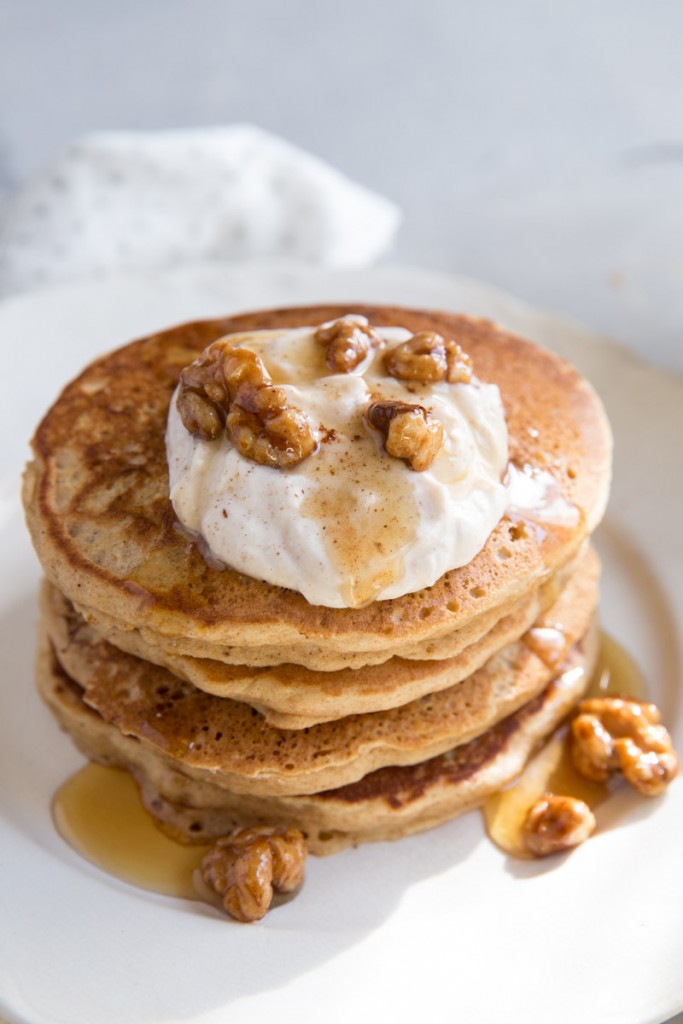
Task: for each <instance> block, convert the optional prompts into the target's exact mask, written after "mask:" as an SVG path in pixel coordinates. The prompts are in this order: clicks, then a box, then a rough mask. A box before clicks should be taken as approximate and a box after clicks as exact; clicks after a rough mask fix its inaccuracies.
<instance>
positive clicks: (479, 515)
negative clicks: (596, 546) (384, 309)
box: [166, 316, 508, 608]
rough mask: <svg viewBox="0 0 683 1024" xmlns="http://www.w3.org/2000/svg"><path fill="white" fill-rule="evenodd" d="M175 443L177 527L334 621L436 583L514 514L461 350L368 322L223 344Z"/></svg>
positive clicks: (171, 437)
mask: <svg viewBox="0 0 683 1024" xmlns="http://www.w3.org/2000/svg"><path fill="white" fill-rule="evenodd" d="M166 444H167V453H168V462H169V480H170V494H171V501H172V503H173V507H174V509H175V512H176V514H177V516H178V519H179V520H180V521H181V523H182V524H183V525H184V526H185V527H186V528H187V529H188V530H190V531H192V532H193V533H195V534H198V535H200V536H201V537H202V538H203V539H204V541H205V542H206V545H207V548H208V550H210V552H211V553H212V555H213V556H214V557H215V558H216V559H218V560H219V561H221V562H222V563H224V564H226V565H229V566H231V567H232V568H235V569H237V570H238V571H239V572H243V573H245V574H246V575H248V576H252V577H255V578H257V579H263V580H266V581H267V582H268V583H273V584H277V585H279V586H283V587H288V588H290V589H294V590H298V591H299V592H300V593H302V594H303V595H304V597H305V598H306V599H307V600H308V601H309V602H310V603H311V604H319V605H326V606H328V607H332V608H349V607H360V606H361V605H363V604H367V603H369V602H370V601H375V600H388V599H391V598H394V597H400V596H402V595H403V594H407V593H412V592H414V591H416V590H420V589H422V588H423V587H428V586H431V585H432V584H433V583H434V582H435V581H436V580H437V579H438V578H439V577H440V576H442V575H443V574H444V573H445V572H447V571H448V570H450V569H454V568H457V567H458V566H460V565H464V564H466V563H467V562H469V561H471V559H472V558H473V557H474V556H475V555H476V554H477V552H478V551H479V550H481V548H482V547H483V545H484V544H485V543H486V540H487V538H488V536H489V534H490V533H491V531H492V530H493V528H494V527H495V525H496V523H497V522H498V520H499V519H500V517H501V516H502V515H503V513H504V511H505V508H506V504H507V493H506V488H505V485H504V484H503V474H504V471H505V468H506V465H507V457H508V451H507V429H506V424H505V413H504V410H503V404H502V401H501V397H500V393H499V391H498V388H497V387H496V385H494V384H488V383H484V382H481V381H479V380H477V379H476V377H474V376H473V375H472V371H471V366H470V364H469V359H468V357H467V356H466V354H465V353H463V352H462V350H461V349H460V348H459V346H458V344H457V342H456V341H455V340H454V339H447V338H443V337H441V336H440V335H437V334H435V333H434V332H420V333H418V334H413V333H412V332H410V331H408V330H406V329H405V328H402V327H398V326H394V327H376V326H374V325H370V324H369V323H368V321H367V320H366V319H365V318H364V317H361V316H345V317H341V318H339V319H337V320H333V321H330V322H328V323H324V324H321V325H317V326H314V327H299V328H288V329H281V330H277V329H275V330H266V331H251V332H247V333H243V334H234V335H230V336H228V337H226V338H223V339H221V340H219V341H216V342H214V343H213V344H212V345H210V346H209V348H208V349H207V350H206V351H205V352H204V354H203V355H202V357H201V358H200V359H199V360H197V361H196V362H195V363H193V364H192V366H190V367H188V368H187V369H186V370H185V371H183V374H182V375H181V379H180V384H179V387H178V392H177V398H176V400H174V401H172V402H171V406H170V409H169V419H168V429H167V437H166ZM274 469H276V470H277V472H273V470H274Z"/></svg>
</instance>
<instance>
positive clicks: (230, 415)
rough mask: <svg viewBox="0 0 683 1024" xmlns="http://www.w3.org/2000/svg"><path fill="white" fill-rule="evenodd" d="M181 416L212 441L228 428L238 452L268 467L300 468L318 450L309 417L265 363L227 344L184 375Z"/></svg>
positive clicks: (206, 353) (215, 345) (207, 352)
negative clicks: (292, 401) (289, 398)
mask: <svg viewBox="0 0 683 1024" xmlns="http://www.w3.org/2000/svg"><path fill="white" fill-rule="evenodd" d="M178 411H179V413H180V417H181V419H182V421H183V425H184V426H185V428H186V429H187V430H188V431H189V432H190V433H191V434H194V435H196V436H198V437H201V438H202V439H203V440H204V441H213V440H215V439H216V438H218V437H219V436H220V434H221V431H222V429H223V427H225V429H226V430H227V432H228V435H229V437H230V439H231V441H232V442H233V444H234V445H235V447H236V448H237V450H238V451H239V452H240V453H241V454H242V455H244V456H245V458H247V459H253V461H254V462H258V463H260V464H261V465H263V466H292V465H296V463H298V462H301V461H302V459H305V458H307V457H308V456H309V455H310V454H311V452H313V451H314V449H315V446H316V442H315V438H314V436H313V431H312V430H311V424H310V421H309V420H308V417H307V416H306V415H305V414H304V413H303V412H301V410H299V409H296V408H295V407H294V406H292V405H290V404H289V402H288V401H287V395H286V393H285V392H284V390H283V389H282V388H279V387H275V386H274V385H273V382H272V380H271V378H270V375H269V373H268V372H267V370H266V368H265V366H264V365H263V361H262V360H261V359H259V357H258V356H257V355H256V354H255V353H254V352H251V351H250V350H249V349H246V348H234V347H233V346H232V345H230V344H229V343H228V342H227V341H215V342H213V344H212V345H209V347H208V348H207V349H205V351H204V352H203V354H202V356H201V357H200V359H198V360H196V361H195V362H194V363H192V364H191V365H190V366H188V367H186V368H185V369H184V370H183V372H182V373H181V375H180V384H179V390H178Z"/></svg>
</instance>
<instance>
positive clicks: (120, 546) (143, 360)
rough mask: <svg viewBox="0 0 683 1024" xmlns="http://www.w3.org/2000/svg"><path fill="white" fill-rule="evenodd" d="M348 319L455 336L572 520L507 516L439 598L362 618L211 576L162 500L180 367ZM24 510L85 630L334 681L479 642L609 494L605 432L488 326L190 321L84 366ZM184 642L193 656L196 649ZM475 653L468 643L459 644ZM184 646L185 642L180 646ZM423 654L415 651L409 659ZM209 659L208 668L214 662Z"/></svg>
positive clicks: (578, 537)
mask: <svg viewBox="0 0 683 1024" xmlns="http://www.w3.org/2000/svg"><path fill="white" fill-rule="evenodd" d="M348 312H355V313H360V314H363V315H365V316H367V317H368V319H369V320H370V322H371V323H372V324H375V325H378V326H381V325H396V324H400V325H402V326H405V327H407V328H408V329H410V330H413V331H422V330H436V331H439V332H441V333H444V334H451V335H455V336H456V337H458V339H459V341H460V343H461V344H462V346H463V348H464V349H466V351H467V352H468V353H469V354H470V355H471V357H472V360H473V362H474V365H475V367H476V372H477V374H478V376H479V377H480V378H481V379H482V380H485V381H491V382H494V383H497V384H498V385H499V387H500V390H501V394H502V397H503V401H504V405H505V412H506V418H507V424H508V431H509V448H510V459H511V462H512V464H513V465H514V466H517V467H518V469H519V471H523V470H524V467H526V466H533V467H534V468H535V469H537V470H545V471H546V472H547V473H548V474H550V476H551V478H552V479H553V480H554V483H555V485H556V488H557V492H558V495H559V496H561V499H562V501H563V502H564V503H565V504H566V505H568V506H573V507H575V508H576V509H577V510H578V518H577V522H576V525H574V526H567V525H560V524H559V522H555V523H553V522H548V521H547V520H546V521H544V522H543V524H542V527H539V528H535V526H536V525H538V524H535V523H534V510H533V509H531V510H527V512H528V513H529V515H528V518H529V519H530V520H531V528H528V529H519V527H518V523H517V521H516V520H515V519H510V518H504V519H503V520H501V522H500V523H499V524H498V526H497V527H496V528H495V529H494V531H493V532H492V534H491V535H490V537H489V539H488V541H487V542H486V544H485V545H484V548H483V549H482V550H481V551H480V553H479V554H478V555H477V556H476V557H475V558H474V559H473V560H472V561H471V562H470V563H469V565H467V566H465V567H463V568H461V569H455V570H453V571H451V572H448V573H446V574H445V575H444V576H443V577H441V579H440V580H438V581H437V582H436V583H435V584H434V586H432V587H430V588H427V589H425V590H422V591H418V592H417V593H413V594H408V595H405V596H404V597H400V598H396V599H394V600H390V601H375V602H374V603H372V604H370V605H367V606H366V607H364V608H356V609H331V608H325V607H319V606H313V605H311V604H309V603H308V602H306V600H305V599H304V598H303V597H302V596H301V595H299V594H297V593H295V592H293V591H290V590H286V589H284V588H281V587H275V586H272V585H269V584H266V583H263V582H261V581H259V580H255V579H251V578H248V577H246V576H244V575H241V574H240V573H237V572H235V571H234V570H232V569H229V568H226V569H219V568H217V567H216V566H215V565H211V564H209V563H208V562H207V561H206V560H205V559H204V557H203V556H202V554H201V552H200V551H199V549H198V547H197V546H196V545H194V544H189V543H188V541H187V539H186V537H185V536H184V535H183V534H181V533H180V532H179V531H178V529H177V524H176V520H175V516H174V514H173V509H172V507H171V505H170V502H169V499H168V476H167V466H166V453H165V448H164V432H165V421H166V414H167V410H168V405H169V401H170V397H171V394H172V392H173V388H174V386H175V384H176V382H177V380H178V376H179V373H180V370H181V369H182V368H183V367H184V366H185V365H186V364H188V363H189V362H190V361H191V360H192V359H194V358H195V357H196V356H197V355H198V354H199V352H201V350H202V349H203V348H204V347H205V346H206V345H207V344H208V343H210V342H211V341H213V340H214V339H216V338H218V337H221V336H222V335H225V334H229V333H233V332H235V333H236V332H243V331H247V330H252V329H267V328H272V327H287V326H302V325H306V324H319V323H321V322H322V321H324V320H330V319H333V318H336V317H338V316H341V315H343V314H345V313H348ZM33 450H34V459H33V461H32V463H31V464H30V465H29V466H28V468H27V471H26V474H25V484H24V503H25V508H26V515H27V521H28V524H29V528H30V530H31V534H32V537H33V541H34V545H35V547H36V550H37V553H38V557H39V559H40V561H41V563H42V565H43V567H44V570H45V573H46V575H47V576H48V578H49V579H50V580H51V581H52V582H53V583H54V584H55V585H56V586H57V587H58V588H59V590H60V591H62V592H63V593H64V594H65V595H66V596H67V597H68V598H69V599H70V600H71V601H73V602H74V603H75V604H76V605H77V606H78V607H79V608H82V609H84V610H88V611H89V613H90V614H91V616H92V617H93V618H97V616H101V618H102V621H109V620H111V621H112V622H113V623H115V624H116V625H117V628H118V627H119V626H120V625H121V624H123V628H129V629H139V630H140V631H141V633H142V634H143V635H144V636H145V639H146V640H147V639H149V640H154V639H155V640H156V642H157V644H158V645H159V647H160V648H162V649H164V650H168V651H171V652H175V653H178V651H180V652H181V653H184V654H194V655H197V654H198V655H199V656H207V647H206V645H209V647H208V649H209V650H210V651H211V654H209V655H208V656H210V657H213V656H214V652H217V651H222V655H221V657H222V659H223V660H228V661H233V662H235V661H236V662H237V663H238V664H242V665H262V664H264V662H263V660H262V659H263V658H264V653H263V652H264V650H265V651H266V652H267V653H266V655H265V657H266V658H267V661H266V662H265V664H271V665H274V664H298V665H304V666H305V667H308V668H311V669H321V670H332V671H335V670H339V669H342V668H344V667H347V666H348V665H354V666H357V664H358V652H379V653H380V660H387V659H388V658H389V657H396V656H403V655H404V652H406V651H415V650H416V645H423V646H424V645H427V644H429V643H430V642H431V643H437V644H438V642H439V640H440V639H441V638H443V637H445V636H448V635H453V634H455V633H458V632H459V631H461V630H464V631H467V630H472V633H470V634H463V636H465V635H467V636H469V637H471V636H476V635H477V628H476V623H477V621H479V622H480V623H488V625H487V626H486V627H485V628H484V629H483V630H482V629H480V630H479V636H483V635H484V633H485V632H487V631H488V629H490V628H491V625H492V622H491V619H486V618H485V617H486V616H487V615H488V616H491V617H492V619H493V621H498V620H499V619H500V618H501V617H502V616H503V615H504V614H506V609H511V608H512V606H513V605H514V604H515V603H516V602H519V601H520V600H521V599H523V598H524V597H525V596H526V595H529V594H530V593H532V592H533V591H534V590H537V589H538V588H539V587H540V586H541V585H542V584H543V583H544V582H546V581H547V580H549V579H550V578H551V577H552V576H553V574H554V573H556V572H557V571H558V570H559V569H561V568H562V566H564V565H566V564H567V563H568V562H569V561H570V560H571V559H572V557H573V556H574V555H575V554H576V553H577V552H578V550H579V548H580V547H581V545H582V543H583V542H584V540H585V538H586V537H587V536H588V535H589V534H590V532H591V531H592V529H593V528H594V526H595V525H596V523H597V522H598V521H599V519H600V517H601V515H602V512H603V509H604V505H605V502H606V497H607V490H608V485H609V462H610V435H609V428H608V426H607V423H606V420H605V417H604V413H603V411H602V407H601V405H600V403H599V401H598V399H597V397H596V396H595V394H594V392H593V390H592V389H591V387H590V385H588V384H587V383H586V382H585V381H584V380H583V379H582V378H581V377H580V376H579V375H578V374H577V373H576V371H575V370H574V369H573V368H571V367H569V366H568V365H567V364H566V363H564V362H563V361H562V360H560V359H559V358H558V357H557V356H555V355H552V354H551V353H549V352H546V351H545V350H543V349H541V348H539V347H537V346H535V345H533V344H532V343H531V342H528V341H525V340H523V339H521V338H518V337H516V336H514V335H511V334H509V333H507V332H505V331H503V330H502V329H500V328H498V327H496V326H494V325H493V324H490V323H488V322H487V321H483V320H477V319H474V318H468V317H460V316H454V315H450V314H445V313H425V312H416V311H408V310H401V309H393V308H386V307H377V308H375V307H353V309H352V310H351V309H350V308H347V307H331V306H327V307H308V308H306V309H289V310H276V311H267V312H261V313H253V314H246V315H243V316H239V317H234V318H230V319H224V320H215V321H209V322H204V323H197V324H189V325H185V326H182V327H179V328H176V329H174V330H170V331H165V332H163V333H162V334H159V335H154V336H152V337H150V338H146V339H143V340H141V341H139V342H135V343H133V344H131V345H128V346H126V347H124V348H122V349H119V350H117V351H116V352H114V353H111V354H110V355H108V356H104V357H103V358H102V359H99V360H97V361H96V362H95V363H93V364H92V365H91V366H90V367H88V368H87V369H86V370H85V371H84V372H83V373H82V374H81V376H80V377H79V378H77V380H76V381H74V382H73V383H72V384H71V385H69V386H68V387H67V388H65V390H64V391H63V392H62V394H61V396H60V397H59V399H58V400H57V402H56V403H55V405H54V406H53V408H52V409H51V410H50V412H49V413H48V414H47V416H46V417H45V419H44V420H43V422H42V424H41V425H40V426H39V428H38V430H37V432H36V435H35V438H34V441H33ZM193 642H196V643H198V644H199V645H200V647H199V648H198V647H193V646H192V644H193ZM471 642H473V641H472V640H471V639H468V641H467V642H466V643H465V644H464V646H463V647H461V649H464V647H466V646H468V645H469V643H471ZM179 644H180V645H181V646H180V647H179V646H178V645H179ZM418 657H419V655H418ZM217 660H219V659H217Z"/></svg>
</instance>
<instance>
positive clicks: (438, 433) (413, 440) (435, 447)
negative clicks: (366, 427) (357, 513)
mask: <svg viewBox="0 0 683 1024" xmlns="http://www.w3.org/2000/svg"><path fill="white" fill-rule="evenodd" d="M365 418H366V420H367V422H368V423H369V424H370V426H371V427H374V428H375V430H378V431H379V432H380V433H381V434H382V435H383V436H384V448H385V450H386V451H387V453H388V454H389V455H393V456H394V458H396V459H403V461H404V462H407V464H408V465H409V466H410V468H411V469H414V470H417V472H422V471H423V470H425V469H428V468H429V466H431V464H432V462H433V461H434V458H435V456H436V454H437V452H438V451H439V449H440V448H441V447H442V445H443V441H444V437H443V427H442V426H441V424H440V423H439V421H438V420H435V419H433V418H432V417H431V416H430V415H429V413H428V412H427V410H426V409H425V408H424V407H423V406H421V405H409V404H408V403H407V402H391V401H383V402H373V403H372V404H371V405H370V406H368V409H367V412H366V413H365Z"/></svg>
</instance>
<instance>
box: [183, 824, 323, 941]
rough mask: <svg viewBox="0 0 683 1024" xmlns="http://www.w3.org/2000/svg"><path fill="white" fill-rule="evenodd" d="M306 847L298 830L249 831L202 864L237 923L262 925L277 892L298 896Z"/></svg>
mask: <svg viewBox="0 0 683 1024" xmlns="http://www.w3.org/2000/svg"><path fill="white" fill-rule="evenodd" d="M306 852H307V851H306V842H305V840H304V837H303V835H302V833H301V832H300V831H299V830H298V829H296V828H281V827H276V826H269V825H260V826H255V827H254V828H245V829H242V830H241V831H239V832H236V833H234V834H233V835H231V836H225V837H223V838H222V839H219V840H218V842H217V843H215V845H214V846H212V847H211V849H210V850H209V852H208V853H207V854H205V856H204V858H203V859H202V865H201V873H202V878H203V879H204V882H205V883H206V884H207V885H208V886H209V887H210V888H211V889H213V890H214V891H215V892H217V893H218V894H219V896H221V898H222V902H223V908H224V910H225V911H226V913H228V914H229V915H230V916H231V917H233V918H235V920H236V921H242V922H244V923H248V922H250V921H260V920H261V918H262V917H264V916H265V915H266V913H267V912H268V909H269V907H270V904H271V902H272V899H273V892H281V893H286V892H294V890H295V889H298V888H299V886H300V885H301V883H302V882H303V878H304V865H305V862H306Z"/></svg>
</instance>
